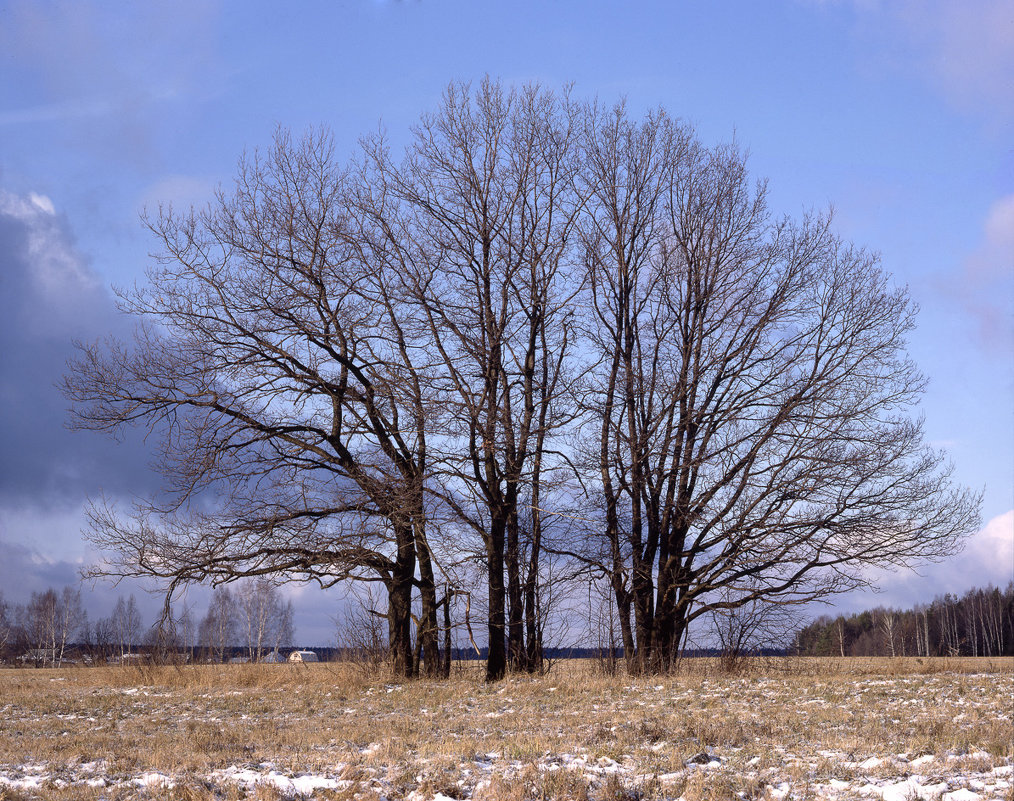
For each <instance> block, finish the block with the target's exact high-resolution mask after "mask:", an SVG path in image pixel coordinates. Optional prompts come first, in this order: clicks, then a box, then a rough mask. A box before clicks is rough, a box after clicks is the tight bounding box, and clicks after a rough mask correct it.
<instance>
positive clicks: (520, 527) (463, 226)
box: [368, 79, 580, 679]
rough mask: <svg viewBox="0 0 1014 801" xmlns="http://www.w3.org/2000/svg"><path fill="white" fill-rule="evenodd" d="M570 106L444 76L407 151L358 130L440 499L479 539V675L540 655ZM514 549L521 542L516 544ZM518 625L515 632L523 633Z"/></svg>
mask: <svg viewBox="0 0 1014 801" xmlns="http://www.w3.org/2000/svg"><path fill="white" fill-rule="evenodd" d="M576 114H577V110H576V108H575V107H574V106H573V104H571V103H570V101H569V100H568V99H567V97H566V96H564V97H562V98H561V97H557V96H555V95H554V94H553V93H551V92H548V91H545V90H542V89H540V88H538V87H526V88H525V89H523V90H520V91H514V90H505V89H504V88H503V87H502V86H500V85H499V84H498V83H496V82H494V81H491V80H489V79H487V80H485V81H483V83H482V85H481V86H480V87H479V88H478V89H477V90H476V91H475V92H474V94H473V93H472V91H471V90H470V89H469V87H467V86H461V85H452V86H450V87H449V88H448V90H447V92H446V93H445V96H444V100H443V103H442V104H441V106H440V108H439V110H438V111H437V112H436V113H435V114H432V115H427V116H424V117H423V119H422V121H421V123H420V125H419V126H418V128H417V129H416V131H415V136H414V139H413V141H412V144H411V145H410V146H409V148H408V153H407V155H406V158H405V160H404V162H403V163H402V164H400V165H396V164H394V163H393V162H392V161H391V160H390V158H389V156H388V153H387V150H386V147H385V146H384V142H383V141H382V140H375V141H373V142H371V143H370V144H369V145H368V150H369V156H370V158H371V161H372V167H373V170H374V172H375V174H376V176H377V178H376V184H377V185H378V186H382V187H383V196H382V198H383V202H382V203H381V202H380V198H379V197H377V196H375V197H374V198H373V200H374V202H373V205H372V206H371V210H372V211H373V213H374V219H375V230H376V231H378V232H379V233H380V234H381V235H382V238H381V240H380V241H379V242H378V245H377V247H376V251H377V252H378V253H383V254H384V255H385V256H386V261H387V263H389V264H390V265H391V266H392V268H393V269H394V271H395V272H396V273H397V274H398V275H399V276H400V277H401V279H402V281H403V285H404V292H405V295H406V297H407V298H408V299H409V300H410V302H411V303H412V304H413V305H414V307H415V309H416V310H417V314H418V319H419V321H420V324H421V325H422V327H423V332H424V333H425V335H426V336H427V338H428V339H429V341H430V342H431V346H430V351H431V353H432V360H433V362H434V363H435V365H437V369H436V370H434V371H432V372H431V377H430V379H429V387H430V389H431V390H432V391H433V392H434V393H435V394H436V396H437V397H440V398H441V399H442V409H443V416H442V418H441V419H440V429H439V430H440V432H441V434H442V436H443V437H447V438H449V439H450V441H451V442H452V445H453V446H454V447H451V448H447V449H445V451H444V454H443V456H444V458H443V461H442V467H443V468H444V471H445V474H444V475H445V479H446V480H447V481H449V486H445V487H443V488H442V489H443V495H442V500H443V501H444V502H445V503H447V504H449V505H450V506H452V507H453V509H454V511H455V512H457V513H458V515H459V519H461V520H462V521H464V522H465V524H466V525H467V526H468V527H470V528H471V530H472V532H473V533H474V535H476V536H477V537H478V539H479V540H480V541H481V543H482V552H483V556H484V559H485V567H486V575H487V581H488V615H489V617H488V622H487V635H488V642H489V658H488V661H487V676H488V678H490V679H496V678H499V677H501V676H502V675H503V674H504V672H505V671H506V670H507V669H508V666H509V667H511V668H512V669H522V670H533V669H538V666H539V664H540V660H541V650H542V646H541V641H540V638H539V629H538V625H537V620H538V618H539V611H538V608H537V606H538V598H537V592H536V586H537V584H538V581H539V565H540V555H541V551H542V535H543V520H542V506H543V503H544V501H545V500H546V499H545V496H544V492H545V488H546V476H547V474H548V473H549V471H550V470H551V469H552V465H551V464H550V460H551V458H552V457H553V455H554V454H553V450H552V449H551V447H550V444H549V438H550V437H551V436H552V433H553V432H554V430H556V429H557V428H559V427H560V426H561V425H563V424H564V423H565V422H566V420H567V419H568V415H567V411H568V409H566V408H565V407H564V404H563V403H562V399H563V397H564V390H565V389H566V376H567V371H568V362H569V360H570V359H571V355H572V354H571V348H570V345H571V341H572V333H573V323H572V309H571V306H570V304H571V301H572V300H573V297H574V295H575V294H576V292H577V289H578V287H579V286H580V276H579V275H578V274H577V273H576V270H574V269H573V265H574V260H573V258H572V255H573V248H572V247H571V245H570V242H571V241H572V239H573V237H572V233H573V231H574V227H575V225H576V218H577V214H578V212H579V210H580V203H579V200H578V198H577V196H576V195H575V192H574V174H575V170H576V167H577V163H578V162H577V160H576V158H575V156H576V151H577V134H578V126H577V124H576ZM523 555H524V556H523ZM526 638H527V645H526Z"/></svg>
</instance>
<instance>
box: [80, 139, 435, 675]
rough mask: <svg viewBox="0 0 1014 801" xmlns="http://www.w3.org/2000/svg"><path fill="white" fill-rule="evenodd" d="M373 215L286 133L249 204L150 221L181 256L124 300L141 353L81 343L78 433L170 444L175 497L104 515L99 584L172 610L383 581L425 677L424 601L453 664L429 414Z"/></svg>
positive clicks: (252, 174)
mask: <svg viewBox="0 0 1014 801" xmlns="http://www.w3.org/2000/svg"><path fill="white" fill-rule="evenodd" d="M355 208H356V200H355V198H354V197H353V196H352V195H351V193H350V191H349V189H348V186H347V178H346V174H345V170H344V169H343V168H342V167H340V166H339V165H338V164H337V163H336V160H335V158H334V155H333V146H332V143H331V141H330V139H329V137H328V136H327V135H325V134H320V135H315V136H308V137H306V138H305V139H304V140H302V141H301V142H299V143H293V142H291V141H290V139H289V137H288V136H287V135H286V134H285V133H279V134H278V136H277V137H276V141H275V144H274V147H273V148H272V149H271V151H270V153H269V154H268V156H267V157H266V158H265V159H260V158H259V157H256V156H255V157H254V158H252V159H249V160H244V161H243V162H242V163H241V165H240V169H239V176H238V178H237V182H236V187H235V189H234V191H233V192H232V193H231V194H229V195H226V194H225V193H224V192H223V193H220V195H219V196H218V198H217V200H216V202H215V203H214V204H212V205H211V206H209V207H208V208H207V209H205V210H204V211H201V212H200V213H196V212H194V213H191V214H189V215H177V214H174V213H173V212H172V211H171V210H166V211H163V213H161V214H160V216H159V217H158V218H157V219H156V220H154V221H153V222H151V228H152V230H153V231H154V233H155V235H156V236H157V237H158V239H159V240H160V241H161V244H162V247H163V254H162V256H161V257H160V259H159V262H158V265H157V266H156V267H155V268H153V269H152V270H151V271H150V272H149V275H148V286H147V287H145V288H143V289H138V290H136V291H133V292H131V293H127V294H125V295H124V296H123V298H122V306H123V308H124V309H125V310H126V311H128V312H130V313H132V314H134V315H136V316H137V317H138V318H139V319H140V320H141V321H142V323H141V325H140V326H139V328H138V332H137V336H136V340H135V342H134V343H133V345H132V346H129V347H128V346H126V345H121V344H116V343H113V344H110V345H108V346H107V347H98V346H82V348H81V355H80V358H79V360H78V362H77V363H76V364H75V365H74V368H73V371H72V373H71V374H70V375H69V376H68V380H67V382H66V392H67V394H68V396H69V397H71V398H72V399H73V400H74V402H75V406H76V417H75V420H76V425H79V426H81V427H86V428H95V429H102V430H109V431H113V432H115V431H116V430H118V429H119V428H120V427H122V426H124V425H129V424H132V423H135V422H137V423H143V424H145V425H147V426H149V427H150V428H151V429H152V430H157V431H158V432H159V434H160V435H162V437H163V450H162V459H161V461H160V464H159V466H160V468H161V470H162V472H163V473H164V475H165V476H166V479H167V481H168V485H169V491H168V494H167V495H166V496H165V497H161V498H153V499H149V500H148V501H147V502H144V503H141V504H139V505H138V507H137V508H136V509H135V510H134V511H133V513H132V514H128V515H123V514H121V513H119V512H118V511H117V510H115V509H113V508H110V507H109V506H108V505H105V504H101V503H99V504H97V505H96V506H95V507H93V509H92V516H91V535H90V536H91V538H92V540H93V541H94V542H95V543H96V544H98V545H99V546H100V547H102V548H103V549H104V550H105V551H107V552H108V553H110V554H113V555H114V557H113V559H112V560H111V561H110V562H109V563H108V564H105V565H101V566H98V567H97V568H96V571H95V572H96V573H97V574H100V575H115V576H124V575H131V576H149V577H157V578H161V579H162V580H163V581H164V582H165V585H166V590H167V599H166V609H168V608H169V603H170V601H171V596H172V594H173V592H174V591H175V590H177V589H178V588H180V587H181V586H184V585H185V584H186V583H188V582H192V581H210V582H212V583H220V582H224V581H230V580H233V579H235V578H238V577H243V576H273V577H276V578H292V577H299V578H303V579H312V580H316V581H318V582H320V584H321V585H322V586H331V585H333V584H335V583H337V582H340V581H344V580H347V579H358V580H368V581H380V582H383V583H384V585H385V587H386V588H387V591H388V600H389V613H388V614H389V627H390V629H391V631H390V634H391V636H390V641H391V647H392V651H393V653H394V655H395V660H394V662H395V669H396V670H397V671H398V672H399V673H402V674H405V675H412V674H413V672H414V671H415V670H416V668H417V666H416V665H415V664H414V663H413V659H412V653H413V652H412V643H411V594H412V590H413V587H414V586H418V587H419V591H420V594H421V596H422V600H423V603H424V607H425V610H424V615H425V616H426V618H427V620H428V622H429V625H427V626H425V627H424V630H423V636H424V637H426V638H427V646H426V649H425V653H426V656H427V668H428V669H436V666H437V659H436V650H437V649H436V611H435V590H434V584H433V580H432V568H431V566H430V565H429V563H428V562H427V561H426V556H427V552H426V545H425V542H426V541H425V529H424V526H425V514H424V511H423V481H424V477H425V471H426V430H425V425H424V424H425V419H426V414H427V409H426V404H427V403H428V400H427V399H426V398H424V397H423V396H422V394H421V392H420V383H419V380H418V375H417V368H416V365H415V360H416V359H417V358H419V351H418V349H417V347H416V345H415V343H414V342H413V341H412V340H411V339H410V333H408V332H406V330H405V329H404V327H403V323H402V321H401V320H400V318H399V316H398V312H399V310H398V308H397V305H396V302H395V301H394V299H392V297H391V294H390V292H389V291H388V289H387V287H386V285H385V283H384V281H385V279H386V277H387V275H386V273H385V271H384V270H383V269H378V265H377V264H376V263H375V262H374V260H373V259H372V256H371V254H370V252H369V250H368V248H367V242H366V241H365V240H364V238H363V237H362V236H361V227H362V226H361V224H360V223H359V222H358V221H357V220H356V219H354V217H352V216H351V212H352V211H354V210H355ZM209 496H210V499H209ZM199 498H203V499H209V500H204V501H202V503H201V504H200V505H198V504H196V503H195V502H196V501H197V500H198V499H199ZM198 506H200V508H201V509H203V510H208V509H210V511H201V512H194V511H192V510H193V509H195V508H198ZM417 567H419V569H420V571H421V575H420V576H419V577H417V576H416V568H417ZM431 656H432V658H430V657H431Z"/></svg>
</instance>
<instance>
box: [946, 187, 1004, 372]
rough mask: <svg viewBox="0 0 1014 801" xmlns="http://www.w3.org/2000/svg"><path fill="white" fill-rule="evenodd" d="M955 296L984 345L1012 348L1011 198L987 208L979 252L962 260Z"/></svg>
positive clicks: (1002, 199) (1001, 199) (998, 201)
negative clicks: (970, 319) (973, 322)
mask: <svg viewBox="0 0 1014 801" xmlns="http://www.w3.org/2000/svg"><path fill="white" fill-rule="evenodd" d="M959 281H960V283H959V285H958V286H957V287H956V290H957V296H958V297H959V298H960V299H961V302H962V304H963V305H964V307H965V309H966V310H967V311H968V312H969V314H971V315H972V316H973V317H974V318H975V320H976V321H977V323H978V326H979V332H980V334H981V336H982V339H983V341H984V342H985V343H987V344H989V345H991V346H993V347H997V346H998V347H1000V348H1001V349H1002V350H1004V351H1005V352H1010V351H1011V350H1012V348H1014V317H1012V315H1014V308H1012V302H1014V195H1007V196H1006V197H1002V198H1000V199H999V200H997V201H995V202H994V203H993V204H992V206H990V209H989V212H988V213H987V215H986V220H985V222H984V224H983V238H982V242H981V244H980V245H979V247H978V248H976V249H975V251H974V252H972V253H971V254H970V255H969V256H968V258H967V259H966V260H965V263H964V265H963V270H962V273H961V276H960V278H959Z"/></svg>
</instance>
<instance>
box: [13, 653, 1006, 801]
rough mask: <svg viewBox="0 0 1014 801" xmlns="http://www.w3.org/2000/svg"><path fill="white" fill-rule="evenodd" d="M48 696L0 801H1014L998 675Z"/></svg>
mask: <svg viewBox="0 0 1014 801" xmlns="http://www.w3.org/2000/svg"><path fill="white" fill-rule="evenodd" d="M3 678H4V677H3V676H2V675H0V686H2V679H3ZM57 686H58V687H59V690H58V691H57V692H54V693H53V694H52V695H50V696H47V697H46V700H45V701H43V700H40V701H39V702H38V703H37V704H36V708H35V709H34V710H33V709H31V707H32V698H33V696H32V695H31V694H30V693H28V692H27V691H26V688H25V687H21V688H20V692H17V693H14V696H15V697H14V699H13V702H11V701H8V699H7V698H6V697H4V696H0V798H14V799H20V798H25V799H27V798H61V797H66V798H74V799H90V798H96V799H98V798H108V799H120V798H134V797H138V798H145V797H150V798H186V799H204V798H208V799H211V798H244V797H252V798H253V797H255V798H260V799H281V798H307V797H320V798H357V797H358V798H370V799H392V800H393V799H409V801H428V799H440V800H442V799H449V798H453V799H464V798H470V799H475V800H476V801H483V800H484V799H486V800H488V801H491V800H492V799H522V798H582V797H584V798H588V797H590V798H592V799H595V798H609V799H612V801H633V799H639V798H645V799H649V798H655V799H683V801H696V799H706V798H715V799H719V798H730V799H735V798H744V799H775V800H777V801H782V800H783V799H784V800H786V801H787V800H788V799H804V798H810V799H873V801H876V799H884V801H915V799H939V801H986V800H987V799H1003V800H1005V801H1010V799H1014V775H1012V773H1014V742H1012V740H1014V737H1012V732H1014V728H1012V714H1014V679H1012V675H1011V674H1010V672H1002V673H983V674H957V673H946V672H945V673H934V674H929V675H900V676H833V677H828V678H820V677H806V678H798V677H797V678H793V677H779V676H758V677H740V678H723V677H711V678H700V679H680V678H679V677H676V678H673V679H667V680H665V681H662V682H659V681H658V680H655V681H654V682H653V681H651V680H646V681H643V682H634V681H631V680H629V679H626V680H623V679H616V680H613V681H607V680H602V679H589V680H584V679H572V680H565V677H563V676H552V675H551V676H550V677H549V678H547V679H540V680H527V681H521V680H519V681H508V682H504V683H502V684H499V685H482V684H479V683H476V682H464V681H458V682H453V681H452V682H449V683H445V684H440V683H429V684H427V683H423V682H419V683H415V684H410V685H390V684H383V683H375V684H363V685H362V686H357V687H345V688H344V689H341V690H338V689H336V690H335V691H334V692H332V691H330V690H328V689H327V686H326V685H325V684H321V685H315V686H312V687H310V686H302V685H300V684H298V683H297V684H295V685H291V686H269V687H258V686H252V687H246V688H242V687H241V688H239V689H235V688H228V687H223V688H221V689H211V690H210V691H209V690H207V689H206V688H202V691H201V692H196V691H195V690H194V689H193V688H187V687H183V688H179V689H174V688H171V687H157V686H140V687H108V688H103V687H90V688H87V689H85V688H83V687H79V688H78V691H77V692H75V691H74V688H73V687H71V686H67V685H57ZM30 715H34V717H27V716H30ZM272 731H274V732H275V733H276V736H275V737H274V738H272V736H271V732H272ZM132 738H133V739H132ZM19 741H20V743H21V745H22V747H20V748H19ZM61 741H62V744H63V745H62V744H61ZM31 743H34V744H35V747H34V748H33V747H32V746H31ZM25 744H29V745H28V747H27V751H28V752H29V753H26V748H25V747H23V746H24V745H25ZM103 751H105V752H107V753H103ZM32 752H34V753H32Z"/></svg>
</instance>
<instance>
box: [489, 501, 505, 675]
mask: <svg viewBox="0 0 1014 801" xmlns="http://www.w3.org/2000/svg"><path fill="white" fill-rule="evenodd" d="M504 522H505V521H504V520H503V519H502V518H498V517H494V518H493V520H492V521H491V524H490V532H489V534H488V535H487V536H486V568H487V570H488V571H489V576H488V584H489V617H488V623H487V630H488V634H489V655H488V656H487V657H486V681H499V680H500V679H502V678H503V677H504V676H505V675H506V673H507V652H506V649H505V648H504V645H505V643H504V639H505V635H506V633H507V632H506V625H505V623H506V620H505V617H506V616H505V609H504V605H505V596H506V593H505V592H504V582H503V578H504V576H503V572H504V528H505V526H504Z"/></svg>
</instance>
